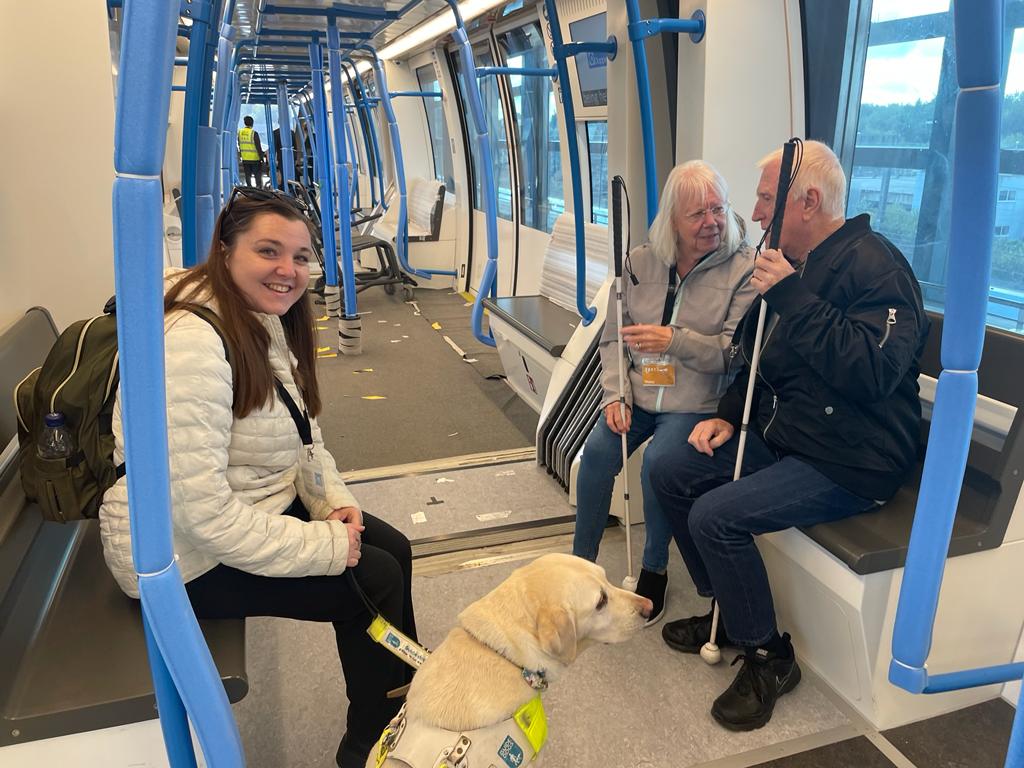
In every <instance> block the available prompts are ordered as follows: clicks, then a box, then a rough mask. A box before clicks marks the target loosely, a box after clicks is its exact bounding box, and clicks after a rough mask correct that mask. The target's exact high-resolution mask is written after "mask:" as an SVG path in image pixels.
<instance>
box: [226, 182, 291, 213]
mask: <svg viewBox="0 0 1024 768" xmlns="http://www.w3.org/2000/svg"><path fill="white" fill-rule="evenodd" d="M239 197H242V198H245V199H246V200H256V201H260V200H280V201H281V202H282V203H285V204H286V205H288V206H290V207H292V208H294V209H295V210H297V211H298V212H299V213H301V214H302V215H303V216H306V217H308V216H309V206H308V205H306V204H305V203H304V202H303V201H302V200H299V199H298V198H295V197H292V196H291V195H289V194H286V193H285V192H282V191H281V190H279V189H260V188H259V187H244V186H238V187H235V188H234V189H232V190H231V197H229V198H228V204H227V205H225V206H224V210H225V211H227V210H228V209H229V208H231V204H232V203H234V202H235V200H236V199H237V198H239Z"/></svg>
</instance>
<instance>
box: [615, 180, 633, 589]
mask: <svg viewBox="0 0 1024 768" xmlns="http://www.w3.org/2000/svg"><path fill="white" fill-rule="evenodd" d="M622 186H623V181H622V178H621V177H620V176H616V177H615V178H614V179H612V244H613V253H612V256H613V259H614V261H615V324H616V328H617V329H618V337H619V342H618V351H619V421H620V423H621V424H625V423H626V368H625V361H624V358H625V356H626V354H625V347H624V346H623V343H622V210H621V209H622ZM628 432H629V430H626V431H625V432H623V433H622V435H621V437H622V514H623V522H624V523H625V525H626V578H624V579H623V580H622V587H623V589H629V590H635V589H636V584H637V577H636V576H634V575H633V537H632V533H631V532H630V520H629V467H628V465H627V463H628V461H629V449H628V448H627V445H626V435H627V433H628Z"/></svg>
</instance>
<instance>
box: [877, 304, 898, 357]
mask: <svg viewBox="0 0 1024 768" xmlns="http://www.w3.org/2000/svg"><path fill="white" fill-rule="evenodd" d="M894 325H896V308H895V307H889V316H888V317H887V318H885V333H884V334H883V335H882V340H881V341H880V342H878V348H879V349H882V347H884V346H885V342H887V341H888V340H889V334H890V332H892V327H893V326H894Z"/></svg>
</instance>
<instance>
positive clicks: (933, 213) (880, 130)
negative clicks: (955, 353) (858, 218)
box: [847, 0, 1024, 332]
mask: <svg viewBox="0 0 1024 768" xmlns="http://www.w3.org/2000/svg"><path fill="white" fill-rule="evenodd" d="M1006 20H1007V30H1008V32H1007V38H1006V42H1005V46H1006V50H1008V51H1009V52H1010V55H1009V56H1008V57H1007V60H1006V62H1007V63H1006V64H1005V65H1004V66H1006V67H1007V70H1006V77H1005V83H1006V88H1005V102H1004V106H1003V124H1002V149H1003V151H1002V153H1001V158H1000V176H999V198H1000V199H999V202H998V203H997V206H998V207H997V210H996V222H995V224H996V231H997V232H999V233H1000V234H999V237H998V238H997V240H996V242H995V244H994V246H993V252H992V283H991V289H990V293H989V303H988V322H989V324H991V325H995V326H998V327H1002V328H1008V329H1011V330H1016V331H1018V332H1024V206H1022V208H1021V209H1018V208H1017V205H1018V202H1017V199H1018V198H1020V199H1021V200H1022V202H1024V38H1022V31H1024V0H1010V2H1007V3H1006ZM869 24H870V29H869V30H868V46H867V53H866V57H865V61H864V69H863V73H862V74H863V79H862V86H861V95H860V103H859V104H855V105H853V106H852V109H854V110H857V115H856V117H857V121H856V145H855V148H854V151H853V163H852V173H850V174H849V177H850V188H849V195H848V198H847V213H848V215H851V216H853V215H856V214H858V213H862V212H868V213H870V214H871V218H872V223H873V225H874V226H875V227H876V228H877V229H878V230H879V231H880V232H882V233H884V234H885V235H886V236H887V237H888V238H889V239H890V240H892V241H893V243H895V244H896V245H897V247H899V248H900V250H901V251H902V252H903V254H904V255H905V256H906V257H907V259H908V260H909V261H910V263H911V264H912V265H913V268H914V272H915V273H916V274H917V277H918V279H919V280H920V282H921V287H922V289H923V291H924V296H925V303H926V305H928V306H929V307H931V308H933V309H938V310H941V309H942V307H943V306H944V304H945V293H946V291H945V284H946V274H945V272H946V257H947V253H948V247H949V221H950V205H951V190H950V162H951V159H952V143H951V136H952V133H953V117H954V106H955V98H956V67H955V59H954V56H955V50H954V46H953V40H952V28H951V25H952V14H951V11H950V10H949V2H948V0H913V2H907V1H906V0H875V2H874V4H873V6H872V11H871V18H870V22H869ZM1011 37H1012V39H1011ZM1018 192H1019V193H1020V194H1018ZM1004 228H1005V229H1004Z"/></svg>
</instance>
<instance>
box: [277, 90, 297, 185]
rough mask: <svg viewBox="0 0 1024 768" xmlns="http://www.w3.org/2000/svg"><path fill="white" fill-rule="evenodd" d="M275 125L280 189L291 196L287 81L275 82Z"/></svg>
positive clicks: (292, 157)
mask: <svg viewBox="0 0 1024 768" xmlns="http://www.w3.org/2000/svg"><path fill="white" fill-rule="evenodd" d="M277 124H278V125H279V126H280V128H279V130H280V131H281V165H282V168H281V189H283V190H284V191H285V192H287V193H289V194H291V189H292V185H291V184H289V183H288V182H289V181H291V180H292V174H293V173H294V171H295V144H294V143H293V142H292V125H291V112H290V111H289V110H288V81H287V80H285V79H284V78H282V79H280V80H278V81H277Z"/></svg>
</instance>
